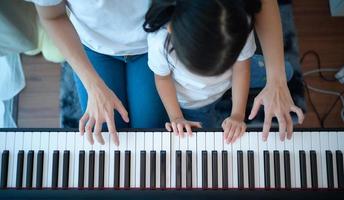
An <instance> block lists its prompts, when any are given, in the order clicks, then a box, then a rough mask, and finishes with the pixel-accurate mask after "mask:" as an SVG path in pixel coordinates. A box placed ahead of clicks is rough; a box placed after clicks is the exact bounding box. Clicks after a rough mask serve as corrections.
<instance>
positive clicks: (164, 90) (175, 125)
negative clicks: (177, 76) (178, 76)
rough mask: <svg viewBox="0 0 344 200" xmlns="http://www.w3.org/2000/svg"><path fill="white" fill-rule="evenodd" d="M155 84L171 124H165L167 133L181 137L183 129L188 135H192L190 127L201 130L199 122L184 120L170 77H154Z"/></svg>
mask: <svg viewBox="0 0 344 200" xmlns="http://www.w3.org/2000/svg"><path fill="white" fill-rule="evenodd" d="M155 84H156V88H157V90H158V93H159V95H160V98H161V100H162V102H163V104H164V106H165V109H166V111H167V114H168V117H169V118H170V121H171V123H166V125H165V126H166V129H167V130H168V131H172V130H173V132H174V133H175V134H176V135H181V136H182V137H183V136H184V128H185V129H186V131H187V133H188V134H189V135H192V130H191V128H192V127H195V128H201V124H200V123H199V122H191V121H187V120H185V119H184V116H183V113H182V111H181V109H180V106H179V103H178V100H177V95H176V88H175V86H174V83H173V80H172V77H171V75H168V76H158V75H155Z"/></svg>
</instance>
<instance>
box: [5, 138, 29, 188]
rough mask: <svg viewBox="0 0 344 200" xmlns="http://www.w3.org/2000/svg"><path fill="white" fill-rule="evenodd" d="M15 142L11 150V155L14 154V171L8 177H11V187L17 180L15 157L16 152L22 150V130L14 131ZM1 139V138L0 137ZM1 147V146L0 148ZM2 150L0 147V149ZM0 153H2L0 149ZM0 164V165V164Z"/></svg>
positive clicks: (14, 185)
mask: <svg viewBox="0 0 344 200" xmlns="http://www.w3.org/2000/svg"><path fill="white" fill-rule="evenodd" d="M1 134H3V133H0V135H1ZM15 135H16V136H15V144H14V151H13V153H12V154H13V156H14V160H13V161H14V164H13V167H14V170H15V173H13V176H12V177H9V178H12V186H11V187H16V180H17V165H18V163H17V159H18V152H19V151H20V150H23V142H24V134H23V133H22V132H16V133H15ZM0 139H1V138H0ZM0 149H1V148H0ZM1 150H2V149H1ZM0 153H2V152H1V151H0ZM0 166H1V165H0Z"/></svg>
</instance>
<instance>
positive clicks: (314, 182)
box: [309, 151, 318, 189]
mask: <svg viewBox="0 0 344 200" xmlns="http://www.w3.org/2000/svg"><path fill="white" fill-rule="evenodd" d="M309 155H310V160H311V181H312V188H313V189H317V188H318V166H317V154H316V152H315V151H310V154H309Z"/></svg>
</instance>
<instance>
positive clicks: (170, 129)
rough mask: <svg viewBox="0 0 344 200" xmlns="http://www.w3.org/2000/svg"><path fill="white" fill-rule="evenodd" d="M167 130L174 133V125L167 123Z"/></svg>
mask: <svg viewBox="0 0 344 200" xmlns="http://www.w3.org/2000/svg"><path fill="white" fill-rule="evenodd" d="M165 128H166V130H167V131H168V132H172V125H171V123H168V122H167V123H165Z"/></svg>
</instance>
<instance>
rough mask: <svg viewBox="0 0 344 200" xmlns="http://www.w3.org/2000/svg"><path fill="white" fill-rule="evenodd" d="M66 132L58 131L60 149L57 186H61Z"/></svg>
mask: <svg viewBox="0 0 344 200" xmlns="http://www.w3.org/2000/svg"><path fill="white" fill-rule="evenodd" d="M66 142H67V133H66V132H59V133H58V142H57V143H58V150H59V151H60V158H59V176H58V187H59V188H60V187H62V177H63V152H64V150H66Z"/></svg>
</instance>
